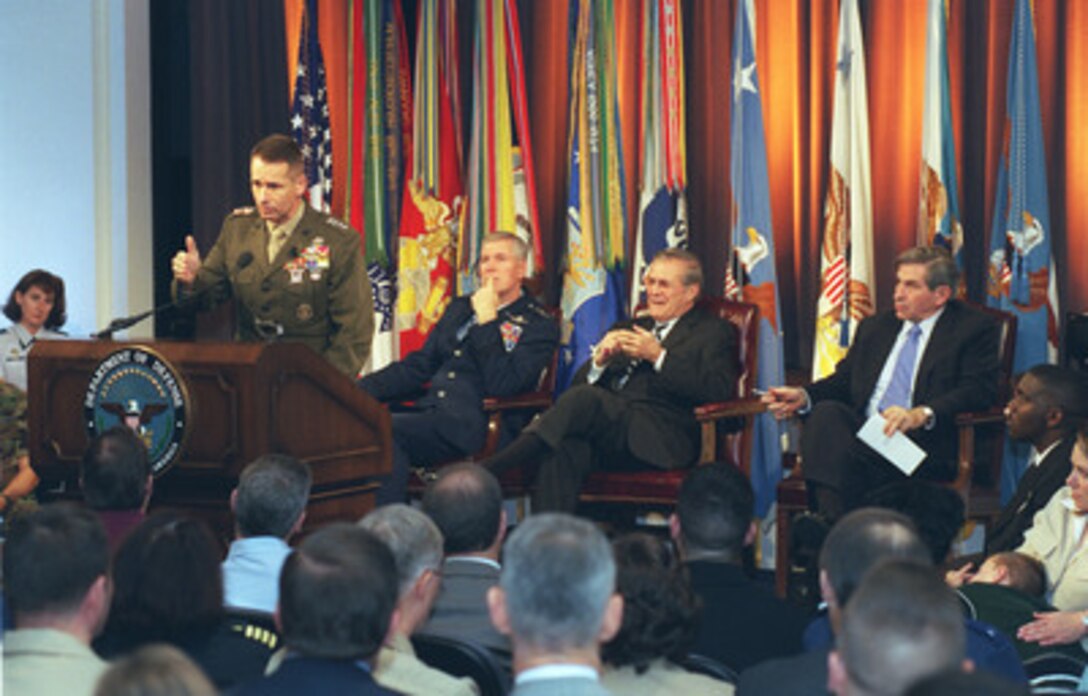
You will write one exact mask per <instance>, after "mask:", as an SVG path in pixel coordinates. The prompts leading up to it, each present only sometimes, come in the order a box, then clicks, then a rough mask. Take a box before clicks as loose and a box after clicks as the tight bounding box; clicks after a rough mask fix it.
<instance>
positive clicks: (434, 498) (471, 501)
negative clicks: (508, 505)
mask: <svg viewBox="0 0 1088 696" xmlns="http://www.w3.org/2000/svg"><path fill="white" fill-rule="evenodd" d="M423 512H425V513H426V514H427V515H428V516H429V517H430V518H431V519H432V520H434V523H435V524H436V525H438V529H439V531H441V532H442V538H443V539H444V540H445V552H446V555H447V556H453V555H457V554H468V553H475V554H480V553H483V552H488V553H489V555H497V553H498V549H499V547H500V546H501V545H502V538H503V535H504V533H505V528H506V515H505V514H504V513H503V509H502V489H501V488H500V487H499V482H498V480H497V479H496V478H495V476H494V474H492V473H491V472H490V471H488V470H487V469H485V468H483V467H482V466H479V465H477V464H467V463H466V464H455V465H453V466H447V467H444V468H443V469H442V470H441V471H440V472H439V473H438V478H437V479H436V480H435V481H434V482H433V483H431V484H430V485H429V486H428V487H427V490H426V491H424V493H423Z"/></svg>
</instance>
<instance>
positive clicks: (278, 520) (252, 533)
mask: <svg viewBox="0 0 1088 696" xmlns="http://www.w3.org/2000/svg"><path fill="white" fill-rule="evenodd" d="M312 480H313V479H312V475H311V473H310V467H309V466H308V465H306V464H304V463H302V462H300V461H299V460H297V459H295V458H294V457H292V456H290V455H286V454H266V455H264V456H261V457H259V458H257V459H256V460H255V461H253V462H251V463H250V464H249V465H247V466H246V468H245V469H242V474H241V476H239V477H238V487H237V488H235V489H234V492H233V493H232V494H231V498H230V500H231V508H232V509H233V511H234V526H235V529H236V532H237V534H238V536H239V537H258V536H272V537H278V538H280V539H288V538H290V537H291V535H292V534H294V533H295V532H297V531H298V530H299V529H301V527H302V522H303V520H304V519H305V516H306V502H307V500H309V498H310V484H311V482H312Z"/></svg>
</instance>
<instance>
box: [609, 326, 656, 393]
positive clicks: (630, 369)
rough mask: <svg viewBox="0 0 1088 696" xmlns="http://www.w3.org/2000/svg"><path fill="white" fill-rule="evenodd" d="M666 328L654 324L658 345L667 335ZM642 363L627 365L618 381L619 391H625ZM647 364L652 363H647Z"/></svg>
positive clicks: (635, 361)
mask: <svg viewBox="0 0 1088 696" xmlns="http://www.w3.org/2000/svg"><path fill="white" fill-rule="evenodd" d="M666 326H667V324H654V326H653V329H651V330H652V331H653V334H654V338H656V339H657V342H658V343H661V337H662V336H664V335H665V327H666ZM642 362H643V361H642V360H631V361H630V362H628V363H627V368H626V369H625V370H624V371H623V374H622V375H620V376H619V378H618V379H617V380H616V389H617V390H618V389H623V388H624V387H625V386H627V382H628V380H630V379H631V375H632V374H634V372H635V370H636V369H637V368H638V366H639V364H641V363H642ZM647 364H650V363H649V362H648V361H647Z"/></svg>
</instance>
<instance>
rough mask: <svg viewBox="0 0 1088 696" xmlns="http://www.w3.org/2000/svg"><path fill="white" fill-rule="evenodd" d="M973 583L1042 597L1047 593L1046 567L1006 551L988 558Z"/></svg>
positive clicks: (1013, 552)
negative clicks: (991, 585)
mask: <svg viewBox="0 0 1088 696" xmlns="http://www.w3.org/2000/svg"><path fill="white" fill-rule="evenodd" d="M971 582H981V583H990V584H993V585H1004V586H1005V587H1011V588H1013V589H1016V590H1020V591H1021V592H1023V593H1025V594H1029V595H1031V596H1032V597H1042V596H1043V592H1045V591H1046V567H1045V566H1044V565H1043V564H1042V563H1041V562H1039V560H1038V559H1035V558H1032V557H1031V556H1028V555H1026V554H1022V553H1016V552H1015V551H1005V552H1002V553H995V554H994V555H992V556H990V557H989V558H987V559H986V561H985V562H984V563H983V564H982V565H981V566H980V567H979V569H978V572H977V573H975V575H974V577H972V578H971Z"/></svg>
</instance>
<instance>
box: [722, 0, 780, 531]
mask: <svg viewBox="0 0 1088 696" xmlns="http://www.w3.org/2000/svg"><path fill="white" fill-rule="evenodd" d="M749 10H750V8H749V7H748V2H746V1H745V0H740V1H739V2H737V18H736V23H735V25H734V28H733V105H732V110H731V121H732V123H731V132H730V150H731V155H732V157H731V161H730V181H731V184H732V190H733V211H734V213H733V235H732V238H733V252H732V256H731V262H730V264H729V267H728V268H727V273H726V275H727V280H726V287H727V290H732V289H734V288H735V289H736V291H735V292H734V293H733V294H734V295H736V294H737V292H739V294H740V295H741V296H742V297H743V298H744V300H745V301H746V302H752V303H754V304H757V305H759V311H760V320H759V363H758V364H759V371H758V376H757V378H756V383H757V385H758V386H759V388H760V389H767V388H769V387H771V386H776V385H779V384H783V383H784V382H785V369H784V368H783V365H782V330H781V328H780V326H779V323H778V318H779V316H780V313H779V309H778V282H777V280H776V278H775V268H774V234H773V231H772V228H771V200H770V189H769V185H768V179H767V147H766V142H765V139H764V135H763V106H762V104H761V103H760V96H759V75H758V73H757V72H756V57H755V50H754V46H753V44H752V33H751V32H752V24H754V22H753V21H752V19H751V18H750V17H749V14H748V12H749ZM751 478H752V488H753V489H754V490H755V495H756V514H757V515H758V516H759V517H763V516H764V515H766V514H767V511H768V509H770V506H771V503H772V502H773V501H774V495H775V486H776V485H777V483H778V481H779V480H780V479H781V478H782V426H781V424H780V423H779V422H778V421H776V420H775V419H774V417H773V416H772V415H771V414H769V413H764V414H761V415H760V416H758V417H756V422H755V442H754V443H753V447H752V473H751Z"/></svg>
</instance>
